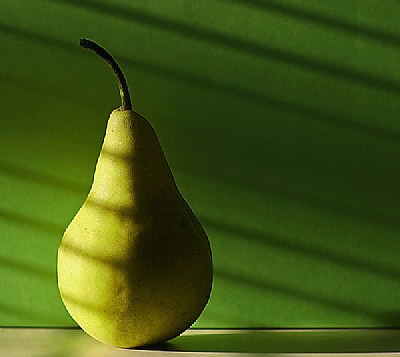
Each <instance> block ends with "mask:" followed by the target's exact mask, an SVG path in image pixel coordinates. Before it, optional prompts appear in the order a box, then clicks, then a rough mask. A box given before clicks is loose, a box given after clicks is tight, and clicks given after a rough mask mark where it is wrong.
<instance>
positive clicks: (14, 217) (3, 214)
mask: <svg viewBox="0 0 400 357" xmlns="http://www.w3.org/2000/svg"><path fill="white" fill-rule="evenodd" d="M0 220H5V221H8V222H11V223H13V224H17V225H19V226H20V225H22V226H28V227H31V228H34V229H36V230H39V231H43V232H47V233H50V234H52V235H57V237H58V236H60V235H61V234H62V232H63V230H64V229H65V227H60V226H58V225H56V224H54V223H50V222H46V221H42V220H40V219H37V218H32V217H29V216H26V215H24V214H21V213H16V212H11V211H6V210H5V209H2V208H0Z"/></svg>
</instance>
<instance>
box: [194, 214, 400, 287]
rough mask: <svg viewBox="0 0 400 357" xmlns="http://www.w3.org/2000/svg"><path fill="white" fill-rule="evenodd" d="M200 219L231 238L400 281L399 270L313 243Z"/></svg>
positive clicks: (213, 220)
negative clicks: (301, 242)
mask: <svg viewBox="0 0 400 357" xmlns="http://www.w3.org/2000/svg"><path fill="white" fill-rule="evenodd" d="M199 219H200V220H201V222H202V223H204V225H205V227H209V228H211V229H217V230H221V231H223V232H225V233H228V234H229V237H230V238H233V239H235V238H237V239H241V240H243V241H249V240H252V241H256V242H258V243H260V244H263V245H266V246H267V247H274V248H277V249H281V250H284V251H290V252H293V253H296V254H299V255H303V256H307V257H310V258H312V259H315V260H317V261H318V260H319V261H321V260H322V261H325V262H330V263H333V264H336V265H339V266H341V267H345V268H349V269H353V270H357V271H360V272H363V273H368V274H371V275H377V276H379V277H380V278H384V279H391V280H395V281H399V280H400V271H399V270H398V269H395V268H392V267H388V266H384V265H382V264H379V263H373V262H370V261H366V260H363V259H361V258H357V257H354V256H350V255H348V254H345V253H340V254H339V253H335V252H332V251H329V250H326V249H323V248H322V247H318V246H315V245H313V244H312V243H307V245H305V244H300V243H297V242H294V241H292V240H289V239H287V238H285V237H283V236H278V235H272V234H265V233H262V232H259V231H257V230H254V229H248V228H245V227H240V226H238V225H235V224H231V223H230V224H227V223H224V222H221V221H217V220H216V219H213V218H211V217H204V216H200V217H199Z"/></svg>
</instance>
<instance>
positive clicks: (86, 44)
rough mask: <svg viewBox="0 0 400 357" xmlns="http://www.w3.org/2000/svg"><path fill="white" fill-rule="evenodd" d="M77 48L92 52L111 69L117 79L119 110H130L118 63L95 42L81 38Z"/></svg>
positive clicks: (126, 87)
mask: <svg viewBox="0 0 400 357" xmlns="http://www.w3.org/2000/svg"><path fill="white" fill-rule="evenodd" d="M79 46H81V47H83V48H88V49H89V50H92V51H93V52H95V53H97V54H98V55H99V56H100V57H101V58H103V59H104V60H105V61H106V62H107V63H108V64H109V65H110V67H111V69H112V70H113V72H114V74H115V75H116V77H117V79H118V87H119V94H120V96H121V102H122V107H121V110H132V103H131V98H130V95H129V90H128V85H127V83H126V80H125V77H124V74H123V73H122V71H121V68H120V67H119V65H118V63H117V62H116V61H115V60H114V58H112V56H111V55H110V54H109V53H108V52H107V51H106V50H105V49H104V48H103V47H101V46H100V45H98V44H97V43H96V42H93V41H90V40H87V39H85V38H81V39H80V41H79Z"/></svg>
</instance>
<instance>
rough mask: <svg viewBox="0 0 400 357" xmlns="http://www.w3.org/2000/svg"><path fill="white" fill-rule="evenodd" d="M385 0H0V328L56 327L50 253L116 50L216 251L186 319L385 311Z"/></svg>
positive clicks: (285, 322)
mask: <svg viewBox="0 0 400 357" xmlns="http://www.w3.org/2000/svg"><path fill="white" fill-rule="evenodd" d="M399 18H400V6H399V3H398V1H396V0H392V1H391V0H385V1H381V0H336V1H328V0H325V1H323V0H319V1H317V0H307V1H306V0H292V1H290V0H280V1H278V0H276V1H267V0H264V1H263V0H226V1H224V0H217V1H213V0H208V1H206V0H203V1H200V0H198V1H195V0H181V1H178V0H156V1H144V0H134V1H128V0H101V1H94V0H82V1H78V0H72V1H67V0H53V1H50V0H49V1H21V0H3V1H1V4H0V49H1V57H0V120H1V130H0V193H1V199H0V325H2V326H10V325H12V326H21V325H23V326H69V325H73V324H74V323H73V321H72V320H71V319H70V317H69V316H68V314H67V313H66V311H65V309H64V307H63V305H62V303H61V300H60V298H59V295H58V291H57V283H56V270H55V267H56V252H57V247H58V245H59V243H60V240H61V236H62V233H63V230H64V229H65V227H66V226H67V224H68V223H69V221H70V220H71V219H72V217H73V215H74V214H75V212H76V211H77V209H78V208H79V207H80V205H81V203H82V202H83V200H84V199H85V196H86V194H87V192H88V189H89V187H90V184H91V178H92V174H93V170H94V165H95V163H96V159H97V155H98V152H99V149H100V146H101V143H102V138H103V135H104V130H105V125H106V121H107V118H108V115H109V113H110V112H111V111H112V110H113V109H114V108H116V107H118V106H119V98H118V90H117V87H116V83H115V80H114V77H113V75H112V73H111V71H110V70H109V69H108V68H107V67H106V66H105V65H104V63H102V62H101V61H100V60H99V59H98V58H97V57H96V56H95V55H94V54H93V53H89V52H88V51H87V50H83V49H81V48H79V46H78V45H77V43H78V40H79V38H81V37H86V38H89V39H92V40H94V41H97V42H99V43H100V44H102V45H103V46H104V47H106V48H107V49H108V50H109V51H110V52H111V53H112V54H113V55H114V56H115V58H116V59H117V60H118V61H119V62H120V64H121V66H122V67H123V69H124V71H125V74H126V77H127V80H128V82H129V85H130V89H131V95H132V97H133V105H134V107H135V110H136V111H138V112H140V113H141V114H142V115H144V116H145V117H147V118H148V119H149V121H150V122H151V123H152V125H153V126H154V128H155V129H156V131H157V133H158V136H159V139H160V141H161V144H162V146H163V148H164V150H165V153H166V156H167V158H168V160H169V162H170V166H171V168H172V170H173V172H174V175H175V178H176V181H177V183H178V186H179V187H180V190H181V192H182V193H183V195H184V196H185V198H186V199H187V201H188V202H189V203H190V205H191V206H192V208H193V210H194V211H195V213H196V214H197V215H198V217H199V219H200V220H201V222H202V223H203V225H204V228H205V230H206V231H207V233H208V235H209V238H210V241H211V245H212V249H213V255H214V262H215V282H214V288H213V293H212V296H211V301H210V303H209V305H208V306H207V308H206V310H205V311H204V314H203V315H202V316H201V318H200V319H199V320H198V322H197V323H196V325H195V326H197V327H370V326H374V327H382V326H386V327H388V326H400V258H399V257H400V235H399V233H400V210H399V208H400V189H399V183H400V121H399V112H400V22H399Z"/></svg>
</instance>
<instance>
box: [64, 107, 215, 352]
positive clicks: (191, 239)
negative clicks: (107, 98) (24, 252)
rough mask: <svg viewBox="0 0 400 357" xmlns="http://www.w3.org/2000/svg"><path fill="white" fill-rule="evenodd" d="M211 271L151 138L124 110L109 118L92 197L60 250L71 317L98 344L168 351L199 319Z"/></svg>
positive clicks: (201, 235)
mask: <svg viewBox="0 0 400 357" xmlns="http://www.w3.org/2000/svg"><path fill="white" fill-rule="evenodd" d="M212 270H213V268H212V256H211V249H210V244H209V241H208V238H207V236H206V234H205V232H204V230H203V229H202V227H201V225H200V223H199V222H198V220H197V219H196V217H195V215H194V214H193V212H192V211H191V209H190V208H189V206H188V204H187V203H186V202H185V200H184V199H183V198H182V196H181V194H180V192H179V190H178V189H177V187H176V185H175V182H174V179H173V176H172V173H171V171H170V169H169V166H168V164H167V161H166V159H165V156H164V154H163V151H162V149H161V146H160V144H159V141H158V139H157V136H156V134H155V132H154V130H153V129H152V127H151V126H150V124H149V123H148V122H147V121H146V119H144V118H143V117H142V116H140V115H139V114H137V113H135V112H133V111H131V110H125V111H121V110H118V109H117V110H115V111H113V112H112V113H111V115H110V118H109V120H108V123H107V129H106V135H105V138H104V142H103V146H102V149H101V151H100V155H99V158H98V161H97V165H96V169H95V174H94V179H93V184H92V187H91V189H90V191H89V194H88V197H87V199H86V200H85V202H84V204H83V206H82V207H81V208H80V210H79V211H78V213H77V214H76V216H75V217H74V219H73V220H72V222H71V223H70V224H69V226H68V227H67V229H66V231H65V233H64V236H63V238H62V241H61V245H60V247H59V250H58V262H57V274H58V286H59V291H60V295H61V297H62V300H63V302H64V304H65V306H66V308H67V310H68V312H69V314H70V315H71V316H72V318H73V319H74V320H75V321H76V322H77V323H78V325H80V326H81V328H82V329H83V330H84V331H86V332H87V333H88V334H89V335H91V336H92V337H94V338H95V339H97V340H99V341H101V342H103V343H107V344H111V345H114V346H118V347H137V346H143V345H148V344H154V343H159V342H162V341H166V340H168V339H171V338H173V337H175V336H178V335H179V334H180V333H182V332H183V331H184V330H186V329H187V328H188V327H189V326H190V325H191V324H192V323H193V322H194V321H195V320H196V319H197V318H198V317H199V315H200V314H201V312H202V310H203V309H204V307H205V305H206V304H207V301H208V299H209V296H210V292H211V286H212Z"/></svg>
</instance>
